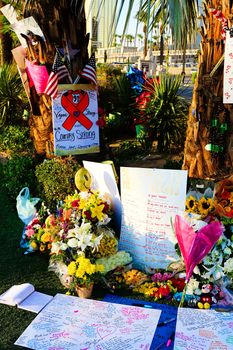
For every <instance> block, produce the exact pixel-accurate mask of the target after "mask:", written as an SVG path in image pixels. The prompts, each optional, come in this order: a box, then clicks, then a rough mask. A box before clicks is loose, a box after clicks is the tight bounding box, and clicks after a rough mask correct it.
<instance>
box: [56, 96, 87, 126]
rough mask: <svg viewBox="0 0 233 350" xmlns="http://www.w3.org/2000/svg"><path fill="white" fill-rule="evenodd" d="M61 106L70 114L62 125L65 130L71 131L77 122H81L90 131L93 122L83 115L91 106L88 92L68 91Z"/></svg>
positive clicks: (62, 99)
mask: <svg viewBox="0 0 233 350" xmlns="http://www.w3.org/2000/svg"><path fill="white" fill-rule="evenodd" d="M76 101H77V102H76ZM61 105H62V107H63V108H64V109H65V110H66V111H67V112H68V113H69V116H68V117H67V119H66V120H65V121H64V123H63V124H62V126H63V128H65V129H66V130H68V131H70V130H71V129H72V128H73V126H74V124H75V123H76V122H79V123H80V124H82V125H83V126H84V127H85V128H86V129H88V130H89V129H90V128H91V127H92V125H93V123H92V121H91V120H90V119H88V118H87V117H86V116H85V115H84V114H83V112H84V111H85V109H86V108H87V106H88V105H89V96H88V93H87V92H86V91H82V90H77V91H72V90H69V91H67V92H66V93H65V94H63V95H62V98H61Z"/></svg>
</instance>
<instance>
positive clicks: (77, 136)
mask: <svg viewBox="0 0 233 350" xmlns="http://www.w3.org/2000/svg"><path fill="white" fill-rule="evenodd" d="M65 87H66V86H64V88H65ZM75 87H76V89H73V88H74V85H67V89H66V90H62V91H60V92H59V94H58V96H57V97H56V98H55V99H53V129H54V150H55V154H56V155H73V154H85V153H96V152H99V126H98V125H97V124H98V123H97V121H98V104H97V92H96V90H85V89H83V86H82V87H81V89H80V88H77V87H78V85H75ZM62 88H63V86H62Z"/></svg>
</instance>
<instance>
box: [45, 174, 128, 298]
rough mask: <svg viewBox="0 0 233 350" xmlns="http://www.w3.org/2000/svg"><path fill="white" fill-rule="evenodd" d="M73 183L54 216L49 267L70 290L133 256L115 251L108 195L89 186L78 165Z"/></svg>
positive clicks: (98, 278)
mask: <svg viewBox="0 0 233 350" xmlns="http://www.w3.org/2000/svg"><path fill="white" fill-rule="evenodd" d="M75 183H76V186H77V188H78V191H77V192H76V193H74V194H73V195H69V196H67V197H66V198H65V200H64V203H63V204H62V205H61V206H60V208H58V211H57V214H56V217H55V218H54V220H53V222H55V226H56V234H55V235H53V236H52V242H51V251H50V254H51V257H50V267H49V269H50V270H52V271H54V272H55V273H56V274H57V275H58V277H59V278H60V280H61V283H62V284H63V285H64V286H65V287H66V288H67V287H68V289H69V290H70V291H71V292H75V290H77V287H83V286H85V287H88V286H89V285H90V283H91V284H92V283H94V282H97V281H98V280H100V278H101V276H104V274H106V273H107V272H109V271H111V270H113V269H115V268H116V267H117V266H120V265H124V264H126V263H128V262H129V259H130V261H131V260H132V259H131V257H130V256H129V254H128V253H126V252H124V251H121V252H118V240H117V238H116V237H115V233H114V231H113V229H112V228H111V226H110V223H111V218H112V205H111V199H110V197H109V196H108V195H107V194H101V193H99V192H98V191H94V190H92V189H91V188H90V186H91V177H90V174H89V173H88V172H87V170H86V169H84V168H82V169H79V171H78V173H77V174H76V176H75ZM51 224H52V223H51ZM124 255H127V259H125V256H124Z"/></svg>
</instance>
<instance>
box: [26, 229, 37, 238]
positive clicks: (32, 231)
mask: <svg viewBox="0 0 233 350" xmlns="http://www.w3.org/2000/svg"><path fill="white" fill-rule="evenodd" d="M34 233H35V232H34V230H33V229H29V230H26V232H25V234H26V235H27V236H28V237H29V238H30V237H31V236H33V235H34Z"/></svg>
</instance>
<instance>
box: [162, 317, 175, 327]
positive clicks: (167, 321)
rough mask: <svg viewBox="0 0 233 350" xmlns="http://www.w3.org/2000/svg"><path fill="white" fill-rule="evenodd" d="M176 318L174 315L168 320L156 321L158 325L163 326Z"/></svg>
mask: <svg viewBox="0 0 233 350" xmlns="http://www.w3.org/2000/svg"><path fill="white" fill-rule="evenodd" d="M175 320H176V317H173V318H169V319H168V320H165V321H163V322H160V323H158V327H161V326H165V325H166V324H168V323H170V322H173V321H175Z"/></svg>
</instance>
